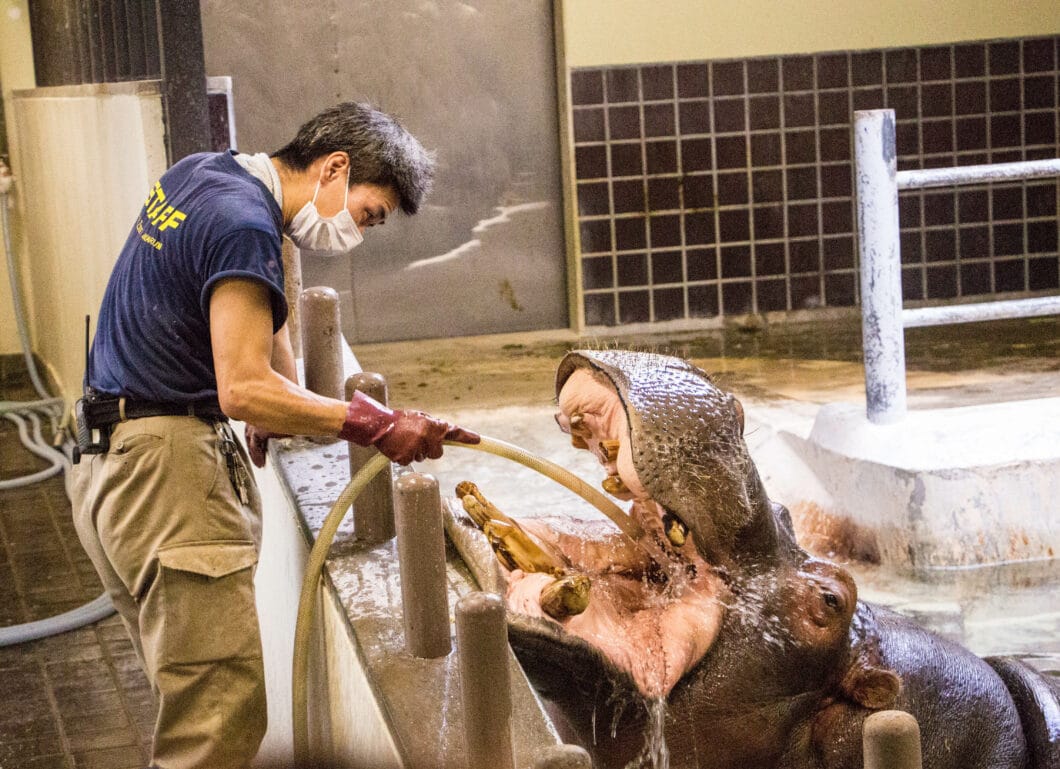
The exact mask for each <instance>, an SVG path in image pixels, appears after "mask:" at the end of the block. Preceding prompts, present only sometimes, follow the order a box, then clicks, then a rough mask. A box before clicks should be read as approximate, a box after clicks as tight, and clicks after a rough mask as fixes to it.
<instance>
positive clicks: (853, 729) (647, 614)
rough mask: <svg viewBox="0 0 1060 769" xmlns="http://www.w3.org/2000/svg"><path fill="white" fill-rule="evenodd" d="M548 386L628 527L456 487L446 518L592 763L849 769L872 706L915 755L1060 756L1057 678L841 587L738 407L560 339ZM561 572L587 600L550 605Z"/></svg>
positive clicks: (950, 759) (1041, 766)
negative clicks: (454, 505) (500, 597)
mask: <svg viewBox="0 0 1060 769" xmlns="http://www.w3.org/2000/svg"><path fill="white" fill-rule="evenodd" d="M556 394H557V398H558V403H559V408H560V412H559V414H557V417H556V418H557V422H558V423H559V426H560V428H561V429H562V430H563V431H564V432H566V433H568V434H569V435H570V438H571V441H572V442H573V444H574V445H575V446H576V447H578V448H582V449H585V450H588V451H591V452H593V453H595V454H596V455H597V456H598V457H599V459H600V462H601V464H602V465H603V467H604V469H605V471H606V473H607V477H606V479H605V480H604V481H603V484H602V485H603V487H604V489H605V490H607V491H608V492H609V493H611V494H612V495H613V496H615V497H616V498H618V499H621V500H626V501H630V502H631V503H632V504H631V506H630V507H629V511H628V513H629V515H630V517H631V518H633V519H634V521H635V522H636V524H637V527H638V528H639V530H640V531H641V532H642V535H641V536H640V537H638V538H637V539H636V540H635V541H633V540H631V539H630V538H629V537H627V536H624V535H620V534H619V533H616V532H614V530H613V529H610V528H607V527H605V526H598V527H592V526H581V527H572V526H569V525H565V524H564V522H563V520H562V518H561V517H556V518H553V519H549V520H548V521H547V522H546V521H544V520H543V519H536V518H535V519H533V520H529V519H527V520H524V521H513V520H511V519H507V518H505V517H504V516H503V515H502V514H500V513H495V514H492V515H491V514H490V513H489V512H488V510H487V511H486V513H485V517H486V518H491V517H492V518H494V519H504V520H503V521H499V520H493V521H487V523H486V525H485V527H483V522H482V520H481V515H482V514H483V510H485V509H486V508H487V507H488V506H489V505H488V501H486V500H484V499H482V498H481V495H480V494H479V493H478V492H477V490H476V489H473V488H472V491H474V494H471V493H468V487H465V488H464V489H463V490H462V491H460V492H459V493H458V496H459V495H463V497H464V500H465V509H467V510H469V511H470V510H473V509H475V510H477V511H478V513H479V516H475V515H472V516H470V517H469V516H467V515H464V514H462V513H461V512H460V511H457V510H451V511H450V514H449V520H448V521H447V526H448V529H449V533H450V537H451V538H452V539H453V541H454V543H455V544H456V545H457V548H458V549H459V550H460V552H461V553H462V554H463V556H464V558H465V560H466V561H468V564H469V567H470V568H471V570H472V572H473V574H474V575H475V576H476V578H477V579H478V580H479V582H480V584H482V585H483V588H484V589H488V588H487V587H486V586H487V585H490V584H492V585H494V587H495V589H498V590H500V591H501V592H503V593H504V595H505V597H506V602H507V606H508V610H509V611H508V617H509V641H510V643H511V645H512V648H513V650H514V651H515V653H516V655H517V657H518V659H519V660H520V663H521V664H522V666H523V669H524V671H525V672H526V674H527V676H528V678H529V679H530V681H531V683H532V684H533V686H534V687H535V689H536V690H537V692H538V693H539V694H540V696H541V698H542V700H543V702H544V704H545V706H546V708H547V710H548V712H549V713H550V715H551V717H552V719H553V721H554V723H555V724H556V727H557V729H558V731H559V732H560V734H561V736H562V737H563V739H564V740H565V741H567V742H571V743H576V744H579V745H581V746H582V747H584V748H585V749H586V750H588V751H589V753H590V754H591V756H592V758H593V766H594V767H597V769H609V768H611V767H614V768H615V769H622V768H626V769H634V768H635V767H642V766H645V767H647V766H652V767H655V768H656V769H659V767H671V768H672V769H684V768H686V767H687V768H690V769H691V768H692V767H695V768H696V769H747V768H749V767H750V768H754V767H761V768H762V769H768V768H770V767H776V768H777V769H810V768H811V767H813V768H814V769H854V768H855V767H861V766H862V727H863V724H864V722H865V719H866V718H867V717H868V716H869V715H871V714H872V713H873V712H875V711H879V710H903V711H907V712H908V713H910V714H912V715H913V716H914V717H915V718H916V719H917V721H918V723H919V724H920V729H921V744H922V752H923V765H924V767H926V768H927V769H988V768H989V769H1047V768H1049V769H1057V768H1058V767H1060V760H1058V757H1060V686H1057V683H1056V681H1055V679H1052V678H1050V677H1047V676H1044V675H1042V674H1041V673H1039V672H1038V671H1036V670H1034V669H1033V668H1032V667H1030V666H1029V665H1026V664H1025V663H1023V662H1021V661H1019V660H1017V659H1014V658H997V659H986V660H984V659H981V658H979V657H977V656H976V655H974V654H972V653H971V652H970V651H968V650H967V649H965V648H963V647H962V646H960V645H958V644H956V643H953V642H951V641H949V640H946V639H944V638H942V637H940V636H937V635H934V634H933V633H931V632H929V631H927V630H925V629H922V628H920V627H919V626H917V625H916V624H915V623H913V622H912V621H911V620H909V619H906V618H904V617H902V616H900V615H898V614H896V613H894V612H892V611H889V610H887V609H885V608H883V607H880V606H875V605H872V604H870V603H867V602H865V601H862V600H859V599H858V591H857V585H856V584H855V581H854V579H853V578H852V577H851V575H850V574H849V573H848V572H847V571H846V570H845V569H843V568H842V567H841V566H839V565H837V564H835V563H832V562H830V561H827V560H822V559H820V558H816V557H813V556H811V555H810V554H809V553H807V552H806V551H805V550H804V549H802V548H801V547H800V545H799V543H798V541H797V538H796V534H795V531H794V529H793V527H792V523H791V517H790V515H789V513H788V511H787V509H786V508H785V507H784V506H783V505H781V504H778V503H777V502H774V501H771V500H770V499H769V497H768V496H767V494H766V490H765V488H764V486H763V483H762V481H761V479H760V478H759V475H758V472H757V470H756V468H755V465H754V463H753V461H752V460H751V458H750V455H749V454H748V451H747V447H746V444H745V443H744V439H743V429H744V416H743V409H742V407H741V406H740V404H739V402H738V401H737V400H736V398H734V397H733V396H732V395H731V394H728V393H725V392H723V391H722V390H720V389H719V388H718V387H716V386H715V384H714V383H713V382H712V381H711V379H710V377H709V376H708V375H707V374H706V373H705V372H703V371H702V370H700V369H699V368H697V367H696V366H694V365H692V364H691V363H689V362H687V361H684V360H681V359H678V358H674V357H669V356H664V355H659V354H655V353H648V352H632V351H625V350H597V351H591V350H575V351H572V352H569V353H568V354H567V355H566V356H565V357H564V358H563V359H562V361H561V363H560V365H559V368H558V372H557V378H556ZM476 496H477V497H478V501H476V500H475V499H474V498H473V497H476ZM469 504H471V505H472V506H473V507H468V505H469ZM480 528H481V529H482V530H483V531H486V532H487V534H488V535H489V536H488V537H487V539H488V540H489V542H490V544H492V545H493V548H494V550H496V552H497V557H496V558H491V556H492V553H491V552H490V550H489V548H488V547H486V548H483V547H482V540H483V536H482V532H481V531H480V530H479V529H480ZM498 532H499V533H498ZM513 537H517V538H519V542H521V543H522V544H521V546H518V547H516V546H513V545H512V543H513V542H514V541H515V540H514V539H513ZM527 548H529V549H531V550H533V555H532V556H531V557H526V556H525V555H524V551H526V550H527ZM542 564H545V565H542ZM575 577H576V578H577V579H578V580H580V581H578V582H577V583H576V584H577V586H578V587H579V589H580V590H582V591H583V592H584V593H585V595H584V598H586V599H587V600H582V601H575V602H573V603H570V602H567V603H564V602H562V601H556V600H554V598H553V596H554V595H555V594H556V593H557V592H562V590H563V589H564V588H567V587H569V586H570V585H571V584H574V583H572V582H571V580H572V578H575ZM546 595H548V596H549V597H550V598H549V600H548V601H546V600H544V597H545V596H546ZM579 596H581V593H579ZM556 606H560V607H561V610H556V609H555V608H554V607H556ZM571 606H573V608H571ZM562 607H566V608H562Z"/></svg>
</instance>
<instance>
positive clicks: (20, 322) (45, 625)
mask: <svg viewBox="0 0 1060 769" xmlns="http://www.w3.org/2000/svg"><path fill="white" fill-rule="evenodd" d="M11 184H12V178H11V176H10V175H9V174H8V172H7V166H6V165H4V164H3V162H2V161H0V230H3V236H4V253H5V255H6V258H7V271H8V276H9V278H10V282H11V299H12V307H13V308H14V311H15V325H16V326H18V336H19V341H20V342H21V344H22V354H23V356H24V357H25V359H26V370H27V371H28V372H29V378H30V381H31V382H32V384H33V389H34V390H36V392H37V395H38V396H39V398H40V399H39V400H34V401H0V416H3V417H4V418H6V419H7V420H8V421H10V422H14V423H15V425H17V426H18V434H19V438H20V439H21V440H22V445H24V446H25V447H26V448H27V449H28V450H29V451H30V452H32V453H33V454H36V455H37V456H38V457H40V458H42V459H44V460H46V461H47V462H48V463H49V466H48V467H46V468H45V469H43V470H40V471H38V472H35V473H31V474H29V475H25V476H21V477H18V478H8V479H6V480H2V481H0V491H6V490H8V489H14V488H20V487H22V486H28V485H30V484H31V483H37V482H38V481H43V480H45V479H47V478H50V477H52V476H53V475H58V474H59V473H61V472H63V471H64V470H68V469H69V467H70V460H69V458H68V457H67V456H66V454H65V453H63V452H62V451H59V450H58V449H56V448H54V447H52V446H50V445H49V444H48V442H47V441H45V440H44V436H43V435H42V434H41V425H40V419H39V416H46V417H49V418H51V420H52V424H53V426H55V425H56V423H57V422H58V419H59V418H60V417H61V416H62V414H63V411H64V410H65V401H64V400H63V399H62V398H55V397H52V396H51V395H50V394H49V393H48V388H47V387H45V385H44V381H43V379H42V378H41V376H40V373H39V372H38V371H37V364H36V362H35V361H34V360H33V355H32V353H31V352H30V340H29V331H28V329H27V328H26V315H25V311H24V309H23V307H22V291H21V289H20V287H19V282H18V271H17V269H16V267H15V254H14V250H13V249H12V248H11V233H10V227H9V224H8V219H7V204H8V190H9V189H10V187H11ZM27 419H28V420H29V422H30V424H32V425H33V432H32V434H30V432H29V428H28V426H27V423H26V420H27ZM67 494H68V495H69V491H68V490H67ZM113 613H114V608H113V607H112V606H111V603H110V598H108V597H107V594H106V593H104V594H102V595H100V596H99V597H98V598H96V599H95V600H93V601H90V602H89V603H87V604H85V605H83V606H80V607H78V608H76V609H73V610H71V611H68V612H64V613H63V614H59V615H57V616H54V617H49V618H47V619H43V620H37V621H35V622H26V623H23V624H20V625H11V626H9V627H3V628H0V647H3V646H12V645H14V644H20V643H26V642H27V641H36V640H37V639H39V638H45V637H47V636H51V635H57V634H58V633H65V632H67V631H69V630H76V629H77V628H79V627H83V626H84V625H90V624H92V623H94V622H98V621H99V620H101V619H104V618H106V617H109V616H110V615H111V614H113Z"/></svg>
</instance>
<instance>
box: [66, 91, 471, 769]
mask: <svg viewBox="0 0 1060 769" xmlns="http://www.w3.org/2000/svg"><path fill="white" fill-rule="evenodd" d="M432 176H433V160H432V158H431V157H430V155H429V154H428V153H427V152H426V151H425V150H424V149H423V147H422V146H421V145H420V144H419V142H417V141H416V139H415V138H414V137H413V136H412V135H411V134H409V133H408V132H407V131H406V130H405V129H404V128H403V127H402V126H401V125H399V124H398V123H397V122H396V121H395V120H394V119H392V118H391V117H389V116H387V115H385V114H383V113H381V112H379V111H377V110H375V109H372V108H371V107H368V106H367V105H362V104H354V103H344V104H339V105H337V106H335V107H333V108H331V109H328V110H325V111H324V112H322V113H321V114H319V115H317V116H316V117H315V118H313V119H312V120H310V121H309V122H307V123H306V124H305V125H303V126H302V127H301V128H300V129H299V131H298V134H297V136H296V137H295V138H294V140H292V141H291V142H290V143H289V144H288V145H287V146H285V147H284V148H283V149H281V150H279V151H278V152H276V153H275V154H273V155H272V156H271V157H269V156H267V155H265V154H264V153H262V154H258V155H241V154H235V153H230V152H225V153H203V154H198V155H192V156H190V157H187V158H184V159H183V160H181V161H179V162H178V163H176V164H174V166H173V167H172V168H170V169H169V170H168V171H167V172H166V173H165V174H164V175H163V176H162V178H161V179H160V180H159V181H158V182H157V183H156V184H155V185H154V187H153V188H152V190H151V192H150V194H149V196H148V199H147V202H146V203H145V205H144V207H143V209H142V210H141V211H140V215H139V217H138V219H137V221H136V223H135V225H134V227H133V229H132V232H131V233H130V235H129V238H128V240H127V241H126V244H125V246H124V248H123V250H122V252H121V255H120V256H119V259H118V262H117V264H116V266H115V268H114V272H113V274H112V275H111V278H110V282H109V284H108V286H107V290H106V293H105V295H104V298H103V304H102V307H101V309H100V313H99V321H98V324H97V325H98V327H97V330H96V335H95V340H94V343H93V347H92V354H91V357H90V360H89V365H88V370H87V372H86V377H85V378H86V385H87V387H86V397H85V398H84V399H82V402H81V404H82V407H83V408H82V410H83V418H82V419H81V420H79V421H80V422H81V423H82V424H81V425H80V427H82V428H85V430H88V431H89V432H88V433H87V435H85V436H84V437H83V439H82V441H81V443H82V449H83V450H84V452H85V453H84V455H83V457H82V459H81V461H80V463H79V464H78V465H77V469H76V475H75V483H76V493H75V497H74V519H75V524H76V527H77V530H78V534H79V536H80V538H81V541H82V543H83V545H84V547H85V549H86V551H87V552H88V554H89V556H90V557H91V558H92V561H93V563H94V564H95V566H96V569H97V571H98V572H99V574H100V577H101V579H102V580H103V583H104V585H105V586H106V588H107V592H108V593H109V594H110V596H111V599H112V600H113V602H114V605H115V607H116V608H117V609H118V611H119V613H120V615H121V617H122V620H123V621H124V623H125V626H126V628H127V629H128V631H129V634H130V636H131V638H132V641H133V644H134V646H135V647H136V650H137V653H138V655H139V656H140V659H141V661H142V663H143V665H144V668H145V670H146V672H147V675H148V677H149V679H150V680H151V684H152V686H153V687H154V689H155V692H156V694H157V697H158V703H159V713H158V720H157V722H156V725H155V733H154V746H153V758H152V760H153V764H154V766H157V767H159V769H188V768H191V767H209V768H210V769H226V768H228V767H243V766H245V765H247V763H248V762H249V761H250V760H251V759H252V758H253V757H254V755H255V753H256V752H257V749H258V746H259V744H260V742H261V738H262V736H263V734H264V731H265V712H266V710H265V691H264V681H263V669H262V660H261V641H260V636H259V632H258V621H257V614H256V610H255V606H254V584H253V573H254V566H255V564H256V562H257V553H258V547H259V544H260V520H261V514H260V500H259V498H258V494H257V490H256V488H255V487H254V483H253V480H252V476H251V474H250V472H249V467H248V466H247V464H246V460H247V456H246V454H245V452H244V451H243V449H242V447H241V446H239V445H238V443H236V442H235V441H234V440H233V437H232V432H231V428H230V427H229V425H228V421H227V420H228V419H229V418H231V419H235V420H240V421H243V422H245V423H246V424H247V430H246V437H247V445H248V447H249V451H250V457H251V458H252V459H253V461H254V463H255V464H257V465H258V466H263V465H264V463H265V456H266V446H267V442H268V439H269V438H270V437H274V436H278V435H288V434H300V435H318V436H338V437H340V438H344V439H346V440H351V441H353V442H355V443H357V444H359V445H362V446H368V445H373V446H375V447H376V448H378V449H379V451H381V452H382V453H383V454H385V455H386V456H387V457H389V458H390V459H392V460H393V461H396V462H400V463H402V464H407V463H409V462H411V461H414V460H416V461H419V460H423V459H425V458H428V457H430V458H437V457H439V456H441V453H442V441H443V440H446V439H450V440H457V441H462V442H465V443H476V442H477V441H478V440H479V438H478V436H477V435H475V434H474V433H471V432H468V431H465V430H462V429H461V428H459V427H455V426H452V425H449V424H447V423H445V422H443V421H440V420H437V419H433V418H431V417H429V416H427V415H425V414H422V413H420V412H414V411H401V410H393V411H392V410H390V409H388V408H386V407H384V406H382V405H380V404H379V403H377V402H376V401H374V400H372V399H371V398H368V397H366V396H363V395H361V394H358V395H357V396H356V397H355V398H354V399H353V400H352V401H350V402H349V403H345V402H343V401H340V400H335V399H333V398H328V397H324V396H321V395H316V394H314V393H312V392H309V391H308V390H305V389H304V388H302V387H300V386H299V385H298V384H297V383H296V382H297V379H296V375H295V365H294V356H293V354H292V351H291V345H290V339H289V337H288V333H287V327H286V325H285V320H286V317H287V305H286V301H285V298H284V286H283V263H282V260H281V256H280V248H281V234H282V233H286V234H287V235H289V236H290V237H291V238H292V240H293V241H294V242H295V244H296V245H297V246H298V247H299V248H300V249H301V250H302V252H303V253H315V254H326V255H339V254H344V253H346V252H348V251H349V250H350V249H352V248H353V247H354V246H356V245H357V244H359V243H360V242H361V239H362V237H363V233H364V231H365V230H366V229H367V228H369V227H373V226H377V225H382V224H383V223H384V222H385V221H386V220H387V218H388V217H389V216H390V215H391V214H392V213H393V212H394V211H395V210H396V209H397V208H399V207H400V208H401V209H402V210H403V211H404V212H405V213H407V214H415V213H416V211H417V210H418V208H419V207H420V204H421V203H422V201H423V198H424V196H425V195H426V193H427V191H428V189H429V187H430V185H431V181H432ZM91 431H96V432H91ZM81 432H82V433H84V432H85V431H84V430H82V431H81ZM93 437H96V438H97V440H96V441H95V445H92V444H93V441H92V438H93ZM108 438H109V441H108V440H107V439H108ZM108 443H109V445H107V444H108Z"/></svg>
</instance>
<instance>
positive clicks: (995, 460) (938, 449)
mask: <svg viewBox="0 0 1060 769" xmlns="http://www.w3.org/2000/svg"><path fill="white" fill-rule="evenodd" d="M1058 424H1060V398H1046V399H1038V400H1029V401H1016V402H1010V403H1001V404H993V405H985V406H970V407H961V408H952V409H933V410H925V411H911V412H910V413H909V414H908V415H907V416H906V418H905V419H904V420H903V421H902V422H900V423H898V424H893V425H875V424H872V423H871V422H869V421H868V420H867V419H866V418H865V414H864V407H863V406H862V405H860V404H850V403H840V404H830V405H826V406H823V407H822V408H821V409H820V411H819V412H818V414H817V417H816V419H815V420H814V422H813V427H812V429H811V430H810V431H809V434H808V435H805V434H799V433H797V432H791V431H789V430H783V429H782V430H780V431H778V432H777V433H776V435H775V437H774V438H773V441H774V442H776V444H777V445H763V446H762V447H761V451H762V453H763V454H764V455H765V456H766V457H767V459H766V461H765V462H764V463H763V464H764V465H766V466H767V467H770V468H771V469H772V474H773V475H772V478H771V481H772V483H773V485H775V486H777V487H778V488H779V489H780V490H781V491H780V493H779V494H777V496H778V498H780V499H784V500H785V502H786V503H787V504H788V505H789V507H792V511H793V514H795V515H796V518H797V519H798V513H799V511H800V509H802V510H805V509H810V508H812V509H814V510H815V514H816V515H818V517H823V518H828V519H831V521H832V522H833V524H834V523H835V522H837V521H838V522H847V523H850V524H852V525H853V528H854V529H856V530H858V531H859V532H861V536H865V535H866V534H867V535H869V536H871V537H873V538H874V542H872V543H869V544H870V545H871V549H874V550H875V552H876V554H877V555H878V557H879V559H880V560H881V562H884V563H888V564H892V565H897V566H900V567H905V568H912V569H914V570H921V569H926V570H934V569H953V568H966V567H974V566H983V565H992V564H1002V563H1009V562H1014V561H1037V560H1047V559H1052V558H1055V557H1056V555H1057V553H1058V552H1060V432H1058V430H1057V427H1056V425H1058ZM785 463H788V464H789V465H790V466H789V467H784V468H783V469H778V467H780V466H783V465H784V464H785ZM796 476H799V477H798V478H796ZM770 490H771V492H773V489H772V488H771V489H770Z"/></svg>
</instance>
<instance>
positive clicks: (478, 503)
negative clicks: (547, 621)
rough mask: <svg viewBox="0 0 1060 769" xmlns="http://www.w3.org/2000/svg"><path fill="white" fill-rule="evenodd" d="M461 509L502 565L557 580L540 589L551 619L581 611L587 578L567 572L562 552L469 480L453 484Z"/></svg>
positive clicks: (542, 601) (586, 587)
mask: <svg viewBox="0 0 1060 769" xmlns="http://www.w3.org/2000/svg"><path fill="white" fill-rule="evenodd" d="M456 493H457V496H459V497H460V501H461V503H462V504H463V506H464V510H466V511H467V514H468V515H470V516H471V519H472V520H473V521H474V522H475V524H476V525H477V526H478V527H479V528H480V529H482V533H483V534H485V535H486V539H487V540H489V543H490V547H492V548H493V552H494V554H495V555H496V556H497V560H499V561H500V562H501V563H502V564H504V566H505V568H507V569H508V570H509V571H513V570H515V569H522V570H523V571H525V572H529V573H544V574H551V575H552V576H553V577H556V580H555V581H554V582H552V583H550V584H549V585H546V586H545V588H544V589H542V591H541V609H542V611H544V612H545V614H547V615H549V616H550V617H552V618H553V619H556V620H563V619H566V618H567V617H573V616H574V615H576V614H581V613H582V612H583V611H585V608H586V607H587V606H588V605H589V588H590V585H591V583H590V581H589V578H588V577H586V576H584V575H582V574H571V575H568V574H567V573H566V566H567V564H566V562H565V561H564V560H563V558H562V556H560V555H558V554H555V553H549V552H548V551H546V550H545V549H544V548H542V547H541V546H540V545H538V544H537V542H535V541H534V540H533V539H531V537H530V535H529V534H527V533H526V532H525V531H523V528H522V527H521V526H520V525H519V524H518V523H517V522H516V521H515V520H513V519H512V518H509V517H508V516H507V515H505V514H504V513H502V512H501V511H500V510H499V509H498V508H497V506H496V505H494V504H493V503H492V502H490V501H489V500H488V499H486V498H485V497H484V496H483V495H482V492H481V491H479V490H478V487H477V486H476V485H475V484H474V483H472V482H471V481H461V482H460V483H459V484H457V487H456Z"/></svg>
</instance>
